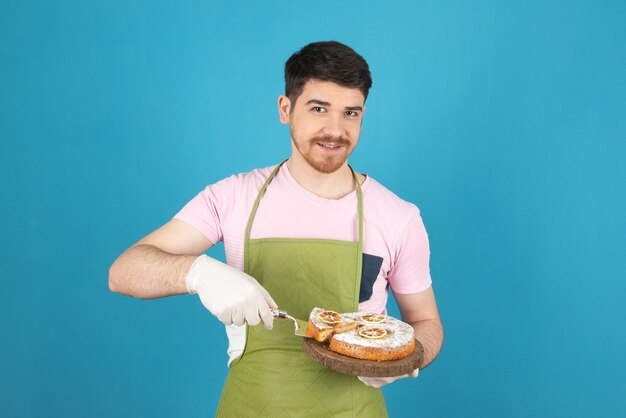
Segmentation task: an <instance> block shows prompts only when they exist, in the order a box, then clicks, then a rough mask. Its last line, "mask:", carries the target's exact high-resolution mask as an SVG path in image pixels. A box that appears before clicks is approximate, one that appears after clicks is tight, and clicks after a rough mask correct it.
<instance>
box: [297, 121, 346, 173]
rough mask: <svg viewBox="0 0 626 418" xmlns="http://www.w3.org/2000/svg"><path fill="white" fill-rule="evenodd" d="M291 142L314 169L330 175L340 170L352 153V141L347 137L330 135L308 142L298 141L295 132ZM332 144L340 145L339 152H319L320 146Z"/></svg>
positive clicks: (315, 137) (320, 136) (316, 137)
mask: <svg viewBox="0 0 626 418" xmlns="http://www.w3.org/2000/svg"><path fill="white" fill-rule="evenodd" d="M291 141H292V142H293V144H294V145H295V146H296V149H297V150H298V152H299V153H300V155H302V157H304V160H305V161H306V162H307V163H308V164H309V165H310V166H311V167H313V169H315V170H316V171H318V172H320V173H324V174H330V173H334V172H335V171H337V170H339V168H341V167H342V166H343V165H344V163H345V162H346V160H347V159H348V156H349V155H350V154H351V153H352V150H351V149H350V144H351V142H350V140H349V139H348V138H347V137H345V136H340V137H334V136H329V135H318V136H314V137H313V138H311V139H309V140H306V141H297V140H296V139H295V136H294V132H293V131H292V132H291ZM327 143H332V144H334V145H339V146H340V147H341V148H340V149H339V150H338V151H337V152H332V153H331V152H329V153H325V152H323V150H319V149H318V147H319V145H318V144H327Z"/></svg>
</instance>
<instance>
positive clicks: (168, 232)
mask: <svg viewBox="0 0 626 418" xmlns="http://www.w3.org/2000/svg"><path fill="white" fill-rule="evenodd" d="M212 245H213V243H211V242H210V241H209V240H208V239H207V238H206V237H205V236H204V235H202V234H201V233H200V232H199V231H198V230H196V229H195V228H193V227H192V226H190V225H188V224H186V223H185V222H182V221H179V220H177V219H173V220H171V221H170V222H168V223H166V224H165V225H163V226H162V227H161V228H159V229H157V230H156V231H154V232H152V233H151V234H149V235H148V236H146V237H145V238H143V239H141V240H140V241H139V242H137V243H136V244H134V245H133V246H132V247H130V248H129V249H127V250H126V251H124V253H122V255H120V256H119V257H118V259H117V260H115V262H114V263H113V265H111V268H110V269H109V288H110V289H111V291H113V292H117V293H122V294H125V295H129V296H134V297H136V298H142V299H154V298H160V297H164V296H171V295H180V294H184V293H187V286H186V283H185V278H186V276H187V273H188V272H189V269H190V268H191V265H192V264H193V262H194V261H195V260H196V258H197V257H198V256H199V255H200V254H202V253H203V252H204V251H206V250H207V249H209V248H210V247H211V246H212Z"/></svg>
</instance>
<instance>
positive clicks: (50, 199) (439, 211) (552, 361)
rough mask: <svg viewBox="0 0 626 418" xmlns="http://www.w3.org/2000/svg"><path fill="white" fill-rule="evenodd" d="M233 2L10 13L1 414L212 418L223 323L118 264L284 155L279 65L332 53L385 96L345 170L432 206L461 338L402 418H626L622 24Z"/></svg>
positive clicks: (398, 411) (390, 399) (570, 14)
mask: <svg viewBox="0 0 626 418" xmlns="http://www.w3.org/2000/svg"><path fill="white" fill-rule="evenodd" d="M228 3H234V2H208V1H196V2H185V3H180V2H170V1H158V2H155V1H118V0H115V1H113V0H111V1H101V2H84V1H63V2H50V1H7V0H4V1H3V2H2V3H1V4H0V139H1V144H2V147H1V148H0V149H1V151H0V181H1V185H2V205H1V207H2V212H1V216H0V236H1V237H2V239H0V254H1V257H2V258H1V264H0V280H1V283H2V291H1V292H0V332H1V334H0V335H1V340H0V376H1V377H0V415H2V416H7V417H42V416H46V417H85V416H91V417H172V416H181V417H182V416H184V417H193V416H197V417H200V416H212V415H213V413H214V411H215V408H216V406H217V401H218V399H219V394H220V391H221V387H222V384H223V381H224V379H225V376H226V373H227V369H226V366H225V362H226V354H225V349H226V345H227V343H226V338H225V335H224V333H223V331H222V328H221V326H220V324H219V323H218V322H217V320H215V319H214V318H213V317H211V315H210V314H209V313H208V312H207V311H205V310H204V308H203V307H202V305H201V303H200V302H199V300H198V299H197V298H195V297H189V296H180V297H174V298H169V299H167V298H166V299H163V300H155V301H149V302H147V301H140V300H134V299H131V298H129V297H125V296H121V295H117V294H112V293H110V292H109V290H108V285H107V274H108V268H109V265H110V264H111V263H112V261H113V260H114V259H115V258H116V257H117V256H118V255H119V254H120V253H121V252H122V251H123V250H124V249H125V248H126V247H128V246H129V245H130V244H132V243H133V242H135V241H136V240H138V239H139V238H140V237H142V236H143V235H145V234H147V233H148V232H150V231H151V230H153V229H155V228H156V227H158V226H160V225H161V224H163V223H165V222H166V221H168V219H170V217H171V216H173V215H174V214H175V213H176V212H177V211H178V209H180V208H181V207H182V205H184V203H185V202H187V201H188V200H189V199H191V198H192V197H193V196H194V195H195V194H196V193H197V192H198V191H199V190H200V189H202V188H203V187H204V186H205V185H206V184H208V183H211V182H214V181H216V180H218V179H221V178H223V177H225V176H227V175H230V174H231V173H236V172H242V171H247V170H250V169H252V168H255V167H259V166H267V165H271V164H273V163H276V162H278V161H279V160H280V159H282V158H284V157H286V156H287V155H288V154H289V151H290V146H289V137H288V130H287V128H286V127H285V126H283V125H280V124H279V123H278V116H277V111H276V97H277V96H278V94H280V93H281V92H282V88H283V85H282V65H283V63H284V61H285V60H286V58H287V57H288V56H289V55H290V54H291V53H292V52H294V51H295V50H297V49H298V48H300V47H301V46H303V45H304V44H306V43H308V42H311V41H315V40H327V39H336V40H340V41H343V42H345V43H347V44H349V45H351V46H353V47H354V48H355V49H356V50H357V51H359V52H360V53H361V54H362V55H364V56H365V57H366V59H367V60H368V61H369V63H370V66H371V69H372V73H373V77H374V86H373V89H372V91H371V95H370V98H369V100H368V111H367V114H366V118H365V122H364V132H363V135H362V137H361V143H360V145H359V148H358V150H357V152H356V153H355V155H354V156H353V158H352V159H351V162H352V163H353V165H354V166H355V167H356V168H357V169H358V170H360V171H363V172H366V173H368V174H370V175H371V176H373V177H374V178H376V179H377V180H379V181H380V182H382V183H383V184H385V185H386V186H387V187H389V188H390V189H391V190H393V191H395V192H396V193H397V194H399V195H400V196H401V197H403V198H405V199H407V200H410V201H412V202H414V203H416V204H417V205H418V206H419V207H420V208H421V210H422V215H423V217H424V221H425V224H426V227H427V229H428V231H429V235H430V240H431V246H432V260H431V269H432V275H433V280H434V287H435V291H436V294H437V297H438V302H439V307H440V311H441V315H442V318H443V321H444V325H445V329H446V341H445V345H444V349H443V351H442V353H441V355H440V357H439V359H438V360H437V361H436V362H435V363H434V364H433V365H432V366H431V367H429V368H428V369H425V370H424V371H423V372H422V373H421V374H420V377H419V378H418V379H417V380H415V381H401V382H397V383H395V384H393V385H391V386H389V387H388V388H386V389H385V393H386V397H387V403H388V407H389V411H390V413H391V415H392V416H394V417H409V416H424V417H529V416H534V417H590V416H602V417H622V416H626V401H625V400H624V396H623V395H624V393H626V360H625V354H624V353H625V352H626V333H625V332H624V329H625V328H626V314H625V312H626V309H624V304H623V299H624V295H625V293H626V284H625V283H626V281H625V279H626V261H625V260H626V215H625V213H626V193H625V188H626V187H625V183H626V181H625V180H626V169H625V164H624V160H625V158H626V99H625V98H626V47H625V44H626V24H625V23H624V22H626V3H624V2H622V1H604V2H603V1H596V2H592V1H552V2H539V1H529V2H510V3H508V4H505V2H501V1H496V0H493V1H451V2H439V1H412V2H409V1H406V2H390V3H386V4H385V5H383V3H384V2H377V1H359V2H347V3H340V2H329V1H319V2H313V3H310V2H297V1H274V2H263V1H249V2H245V7H243V6H239V7H235V6H233V5H229V4H228ZM242 4H243V2H242ZM222 252H223V249H222V248H220V247H219V246H218V247H217V248H215V249H212V250H211V254H212V255H214V256H217V257H220V258H221V257H223V254H222ZM392 312H397V310H395V309H393V308H392Z"/></svg>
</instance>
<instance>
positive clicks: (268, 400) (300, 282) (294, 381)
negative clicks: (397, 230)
mask: <svg viewBox="0 0 626 418" xmlns="http://www.w3.org/2000/svg"><path fill="white" fill-rule="evenodd" d="M281 166H282V164H279V165H278V166H277V167H276V169H274V171H273V172H272V174H271V175H270V176H269V177H268V179H267V180H266V182H265V184H264V185H263V187H262V188H261V190H260V192H259V195H258V196H257V198H256V201H255V202H254V206H253V208H252V212H251V213H250V217H249V219H248V224H247V226H246V234H245V241H244V271H245V272H246V273H248V274H249V275H251V276H252V277H254V278H255V279H257V280H258V282H259V283H260V284H261V285H262V286H263V287H264V288H265V289H267V291H268V292H269V293H270V295H272V298H273V299H274V300H275V301H276V303H277V304H278V307H279V308H280V309H281V310H285V311H287V312H289V314H291V315H293V316H295V317H296V318H301V319H302V318H305V319H306V318H308V317H309V314H310V312H311V310H312V309H313V308H314V307H316V306H318V307H321V308H324V309H331V310H333V311H337V312H355V311H357V310H358V303H359V287H360V283H361V266H362V252H363V196H362V193H361V186H360V185H359V182H358V179H357V177H356V174H355V175H354V178H355V180H356V187H357V201H358V215H359V216H358V219H359V220H358V222H359V234H358V235H359V237H358V241H357V242H351V241H339V240H328V239H296V238H263V239H250V230H251V228H252V221H253V220H254V216H255V214H256V210H257V208H258V206H259V202H260V201H261V197H262V196H263V194H264V193H265V190H266V189H267V186H268V185H269V183H270V182H271V181H272V179H273V178H274V176H275V175H276V173H277V172H278V170H279V169H280V167H281ZM276 221H277V222H280V220H276ZM246 331H247V339H246V347H245V349H244V352H243V354H242V356H241V357H240V358H239V359H237V360H236V361H235V362H233V364H232V365H231V368H230V372H229V373H228V378H227V379H226V383H225V385H224V390H223V392H222V397H221V399H220V403H219V407H218V410H217V416H218V417H359V418H367V417H375V418H380V417H386V416H387V411H386V408H385V402H384V399H383V395H382V391H381V390H380V389H375V388H372V387H369V386H366V385H364V384H363V383H362V382H361V381H359V380H358V379H357V378H356V376H347V375H344V374H341V373H337V372H335V371H333V370H330V369H327V368H324V367H322V366H321V365H319V364H318V363H315V362H313V361H312V360H310V359H309V358H308V357H307V356H306V354H305V353H304V352H303V351H302V337H296V336H295V335H294V326H293V322H291V321H280V320H276V321H274V328H273V329H272V330H271V331H268V330H266V329H265V328H264V327H263V326H262V325H259V326H255V327H250V326H247V329H246Z"/></svg>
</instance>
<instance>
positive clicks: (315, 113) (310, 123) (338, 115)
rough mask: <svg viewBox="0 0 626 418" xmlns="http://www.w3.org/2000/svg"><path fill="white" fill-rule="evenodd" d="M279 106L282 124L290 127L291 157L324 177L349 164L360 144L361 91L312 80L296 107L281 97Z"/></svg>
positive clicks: (362, 101) (363, 109) (363, 101)
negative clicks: (348, 161)
mask: <svg viewBox="0 0 626 418" xmlns="http://www.w3.org/2000/svg"><path fill="white" fill-rule="evenodd" d="M278 105H279V113H280V120H281V122H282V123H289V125H290V128H289V130H290V132H291V141H292V158H294V159H298V160H300V159H302V160H304V161H306V163H308V164H309V165H310V166H311V167H312V168H314V169H315V170H316V171H318V172H320V173H325V174H328V173H334V172H335V171H337V170H338V169H339V168H341V167H342V166H343V165H345V164H346V161H347V159H348V156H349V155H350V154H351V153H352V151H353V150H354V148H355V147H356V145H357V143H358V141H359V135H360V134H361V122H362V120H363V112H364V111H365V97H364V96H363V93H362V92H361V91H360V90H359V89H358V88H350V87H343V86H340V85H339V84H336V83H332V82H329V81H321V80H315V79H313V80H309V81H307V82H306V84H305V85H304V88H303V89H302V93H301V94H300V96H299V97H298V98H297V100H296V103H295V105H294V104H293V103H292V102H291V101H290V100H289V98H288V97H286V96H280V98H279V99H278Z"/></svg>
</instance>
